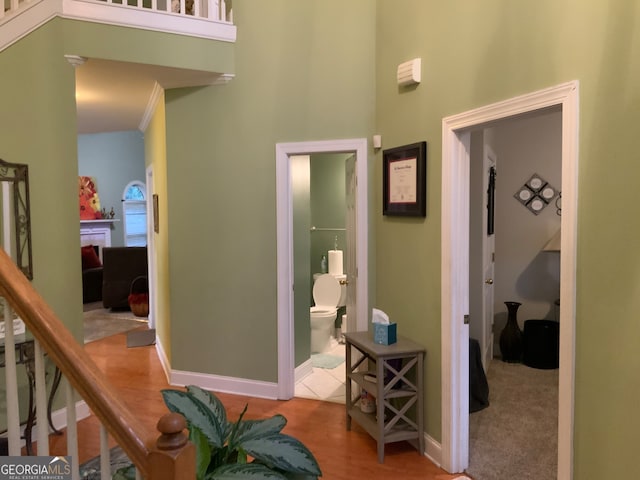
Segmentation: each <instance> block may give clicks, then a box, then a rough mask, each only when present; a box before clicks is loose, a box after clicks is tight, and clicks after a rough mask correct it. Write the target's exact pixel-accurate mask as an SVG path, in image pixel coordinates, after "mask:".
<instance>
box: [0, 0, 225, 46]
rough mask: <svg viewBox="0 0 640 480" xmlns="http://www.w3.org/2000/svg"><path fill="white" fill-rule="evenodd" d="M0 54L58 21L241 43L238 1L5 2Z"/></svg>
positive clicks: (0, 13)
mask: <svg viewBox="0 0 640 480" xmlns="http://www.w3.org/2000/svg"><path fill="white" fill-rule="evenodd" d="M4 4H5V8H4V9H2V10H0V51H1V50H3V49H4V48H6V47H7V46H9V45H11V44H12V43H14V42H15V41H17V40H19V39H20V38H22V37H23V36H25V35H27V34H28V33H29V32H31V31H33V30H34V29H36V28H37V27H39V26H40V25H42V24H44V23H45V22H47V21H48V20H50V19H51V18H53V17H55V16H60V17H63V18H70V19H76V20H84V21H90V22H97V23H105V24H111V25H119V26H125V27H133V28H140V29H144V30H155V31H160V32H169V33H175V34H181V35H188V36H194V37H200V38H208V39H212V40H220V41H225V42H235V40H236V27H235V26H234V24H233V8H232V0H4Z"/></svg>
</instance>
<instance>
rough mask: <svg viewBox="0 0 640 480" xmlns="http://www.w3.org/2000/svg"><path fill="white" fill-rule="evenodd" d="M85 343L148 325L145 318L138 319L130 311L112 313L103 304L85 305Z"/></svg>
mask: <svg viewBox="0 0 640 480" xmlns="http://www.w3.org/2000/svg"><path fill="white" fill-rule="evenodd" d="M83 310H84V313H83V318H84V343H89V342H93V341H95V340H99V339H101V338H104V337H109V336H111V335H115V334H117V333H123V332H128V331H130V330H134V329H136V328H140V327H141V326H144V325H147V324H148V321H147V319H146V318H143V317H136V316H135V315H134V314H133V313H132V312H131V311H129V310H122V311H111V310H110V309H108V308H103V307H102V303H101V302H95V303H86V304H85V305H84V308H83Z"/></svg>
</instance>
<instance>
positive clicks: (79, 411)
mask: <svg viewBox="0 0 640 480" xmlns="http://www.w3.org/2000/svg"><path fill="white" fill-rule="evenodd" d="M90 415H91V410H90V409H89V405H87V404H86V402H85V401H84V400H80V401H78V402H76V421H77V422H79V421H80V420H83V419H85V418H87V417H89V416H90ZM51 423H53V426H54V428H55V429H56V430H63V429H65V428H67V407H64V408H60V409H59V410H54V411H53V412H51ZM47 428H49V425H48V424H47ZM24 429H25V425H22V426H21V427H20V435H21V436H24ZM31 439H32V441H34V442H35V441H37V439H38V424H37V423H36V424H35V425H34V426H33V429H32V430H31ZM22 446H24V440H22Z"/></svg>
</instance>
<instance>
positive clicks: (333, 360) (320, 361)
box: [311, 353, 344, 370]
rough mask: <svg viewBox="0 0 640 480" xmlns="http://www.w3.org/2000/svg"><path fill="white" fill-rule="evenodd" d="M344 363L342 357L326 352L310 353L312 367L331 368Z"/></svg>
mask: <svg viewBox="0 0 640 480" xmlns="http://www.w3.org/2000/svg"><path fill="white" fill-rule="evenodd" d="M342 363H344V358H342V357H338V356H337V355H329V354H328V353H314V354H313V355H311V366H312V367H314V368H326V369H327V370H331V369H334V368H336V367H337V366H338V365H340V364H342Z"/></svg>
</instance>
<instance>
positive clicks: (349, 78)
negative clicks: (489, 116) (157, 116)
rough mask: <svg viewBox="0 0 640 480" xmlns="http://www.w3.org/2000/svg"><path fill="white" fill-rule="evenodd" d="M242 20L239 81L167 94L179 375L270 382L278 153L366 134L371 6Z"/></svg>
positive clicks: (313, 8) (270, 12) (268, 8)
mask: <svg viewBox="0 0 640 480" xmlns="http://www.w3.org/2000/svg"><path fill="white" fill-rule="evenodd" d="M234 19H235V21H236V23H237V25H238V31H239V32H242V34H239V35H238V41H237V43H236V55H235V73H236V78H235V79H234V80H233V81H231V82H230V83H229V84H228V85H224V86H211V87H206V88H192V89H181V90H171V91H168V92H167V93H166V97H167V103H166V107H167V110H166V111H167V162H168V180H169V184H168V194H169V197H170V198H171V202H170V204H169V226H170V229H169V232H170V233H169V244H170V246H171V255H170V259H169V262H170V274H171V316H172V319H173V320H172V323H171V325H172V328H171V339H172V358H173V362H172V367H173V368H175V369H178V370H186V371H195V372H207V373H212V374H217V375H224V376H231V377H240V378H246V379H252V380H262V381H267V382H276V381H277V328H276V327H277V316H276V282H277V278H276V255H275V252H276V191H275V171H276V169H275V145H276V143H278V142H292V141H309V140H325V139H332V138H358V137H368V136H369V135H370V134H371V132H372V129H373V121H374V116H373V115H374V82H373V81H372V80H373V78H374V73H375V70H374V47H375V38H374V27H375V22H374V20H375V4H374V3H373V2H371V1H370V0H356V1H350V2H341V1H338V0H331V1H323V2H320V1H313V2H293V1H288V0H274V1H269V2H237V4H236V3H234ZM265 19H268V21H265ZM327 32H331V34H330V35H327ZM185 166H188V168H185ZM203 266H204V267H203Z"/></svg>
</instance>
